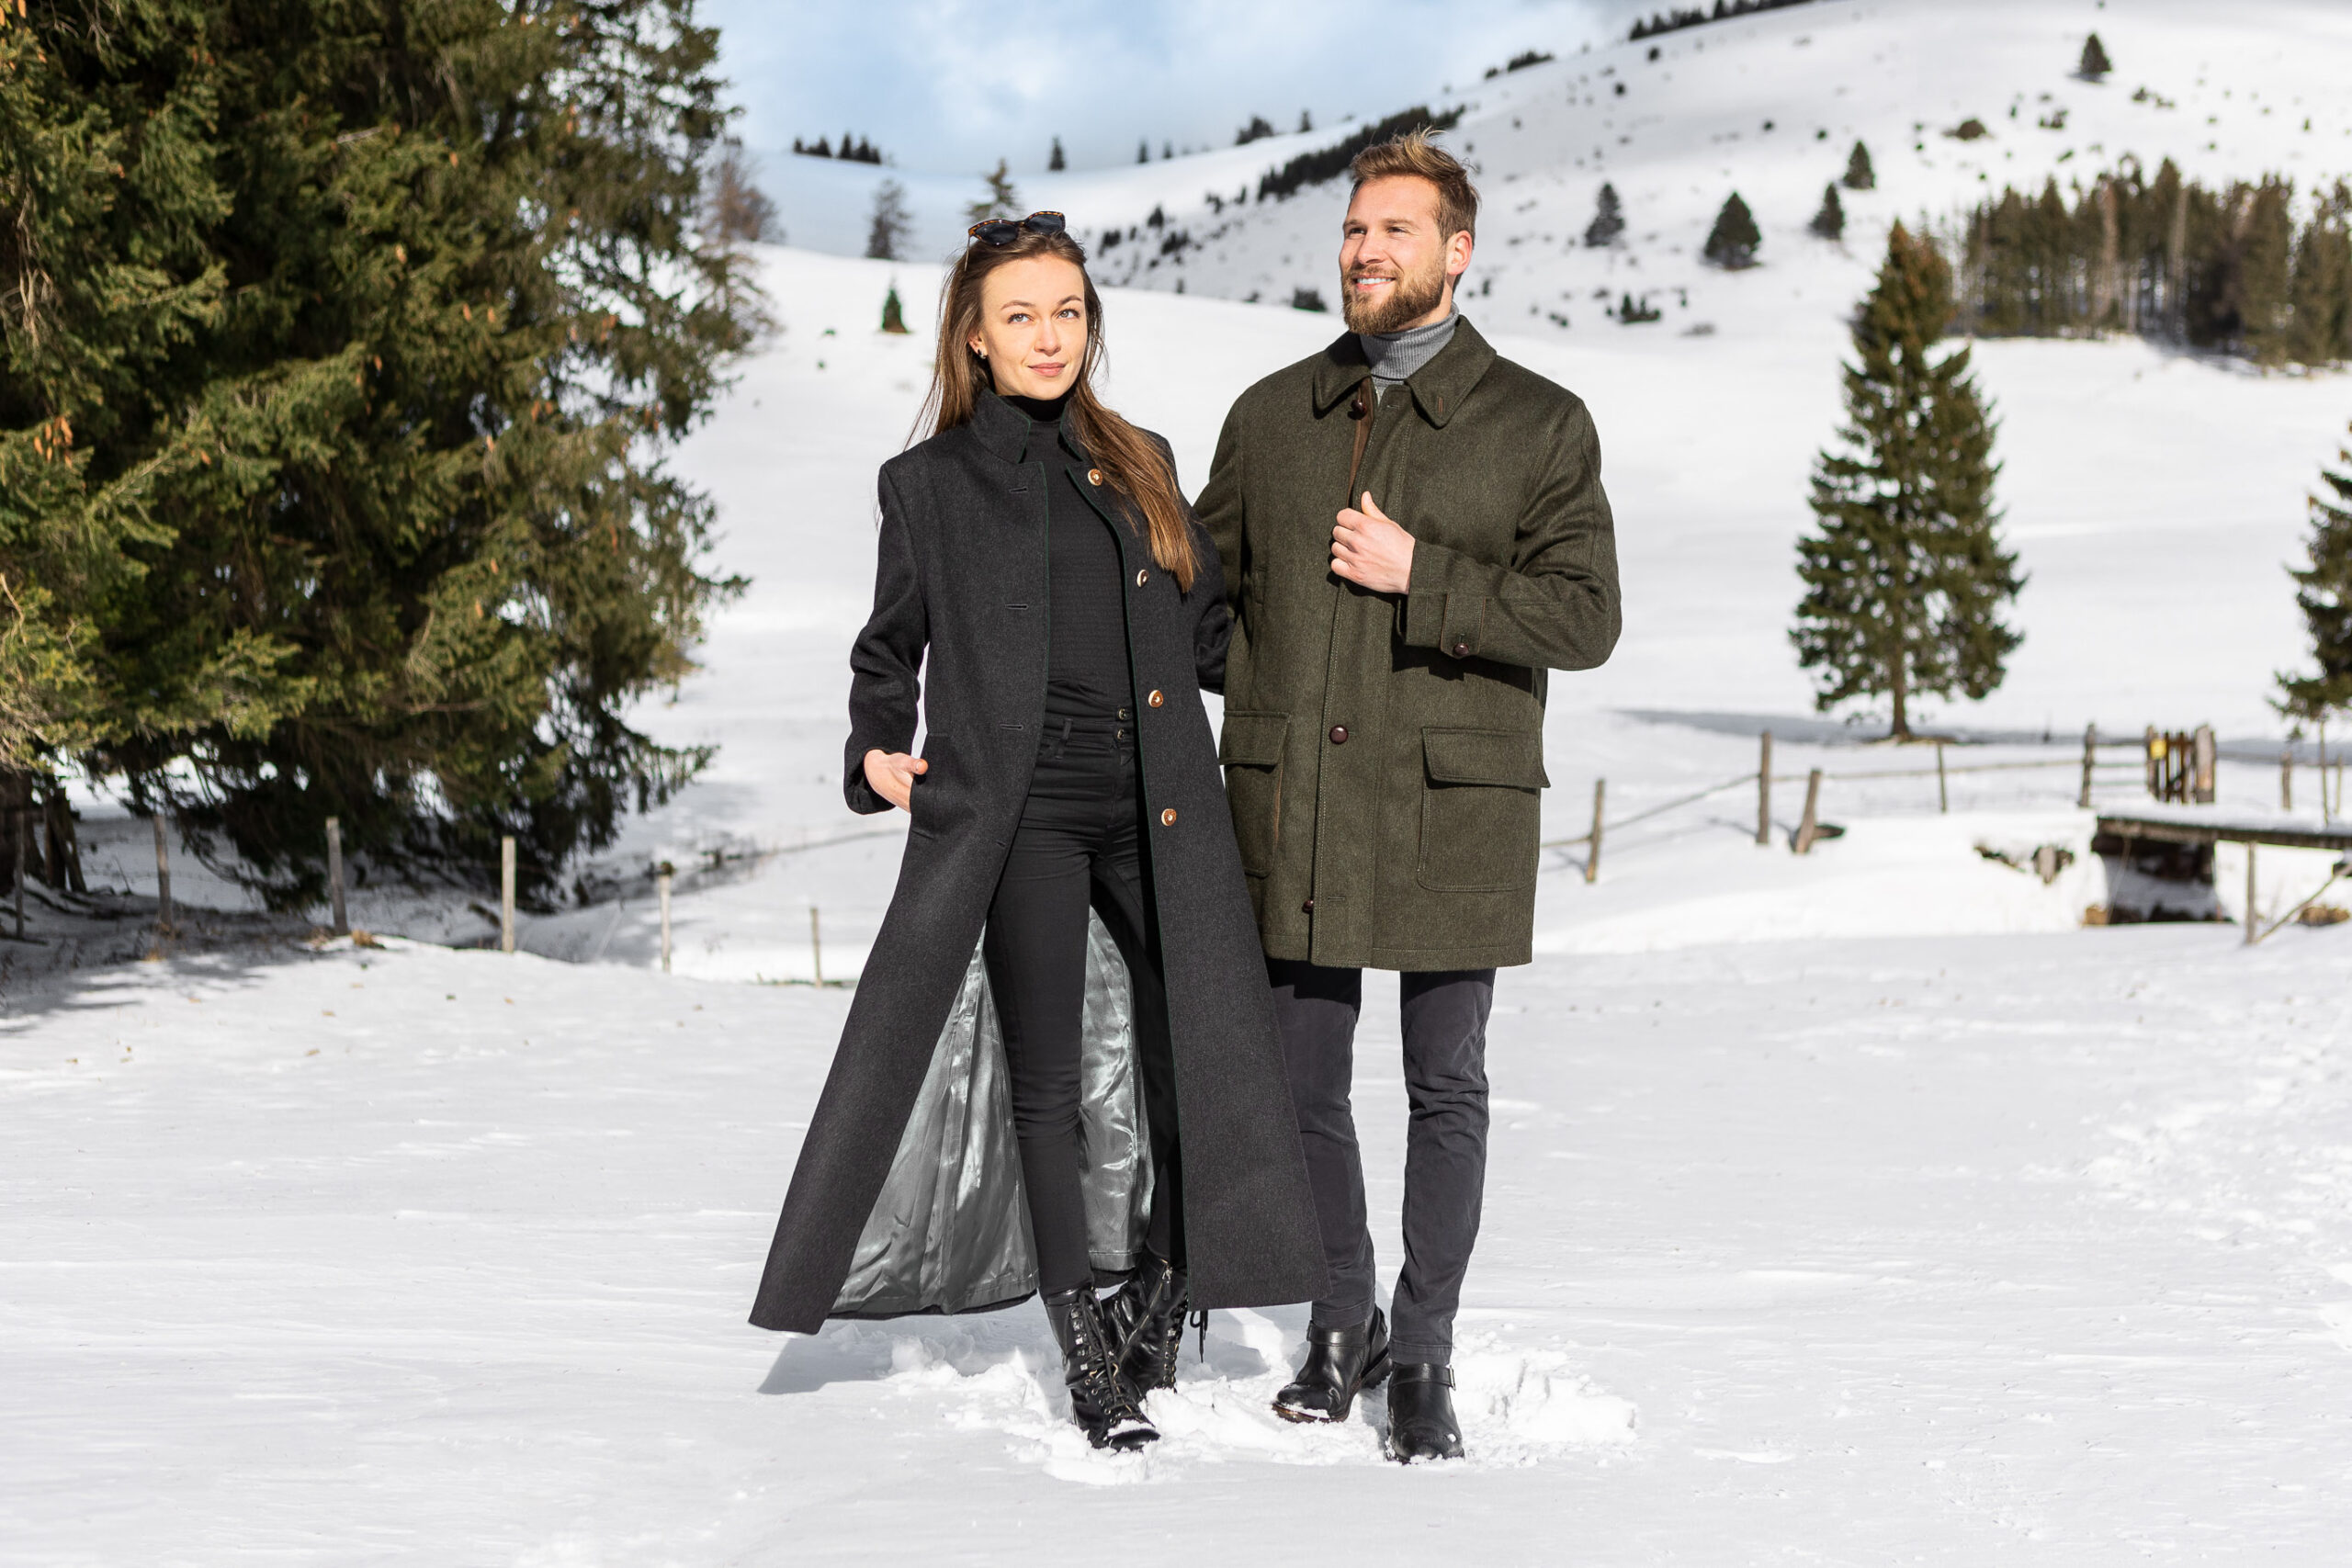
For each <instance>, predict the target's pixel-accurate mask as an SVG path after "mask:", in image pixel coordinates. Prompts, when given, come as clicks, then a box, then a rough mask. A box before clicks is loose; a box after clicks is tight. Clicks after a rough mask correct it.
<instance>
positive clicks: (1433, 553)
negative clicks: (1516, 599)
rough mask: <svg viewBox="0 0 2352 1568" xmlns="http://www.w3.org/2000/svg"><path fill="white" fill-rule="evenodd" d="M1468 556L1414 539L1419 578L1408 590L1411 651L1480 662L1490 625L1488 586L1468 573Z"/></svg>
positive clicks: (1415, 576) (1406, 629)
mask: <svg viewBox="0 0 2352 1568" xmlns="http://www.w3.org/2000/svg"><path fill="white" fill-rule="evenodd" d="M1465 564H1467V563H1465V562H1464V559H1463V558H1462V556H1461V555H1460V554H1459V553H1458V552H1457V551H1454V550H1450V549H1448V548H1446V547H1444V546H1443V545H1433V544H1431V543H1430V542H1429V541H1428V540H1427V539H1416V540H1414V541H1413V580H1412V581H1411V582H1409V583H1408V584H1407V585H1406V589H1405V615H1404V623H1405V625H1404V637H1405V643H1406V646H1408V647H1409V648H1433V649H1437V650H1438V651H1439V652H1440V653H1442V654H1445V655H1447V656H1448V657H1449V658H1453V659H1471V658H1475V657H1476V655H1477V652H1478V633H1479V630H1480V628H1481V627H1483V626H1484V625H1485V624H1486V619H1487V593H1486V589H1485V586H1484V585H1483V584H1480V583H1477V582H1476V581H1472V579H1473V578H1474V577H1475V574H1474V573H1471V572H1466V571H1464V570H1462V569H1463V567H1464V565H1465Z"/></svg>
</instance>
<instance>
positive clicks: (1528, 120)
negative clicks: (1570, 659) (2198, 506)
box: [766, 0, 2352, 336]
mask: <svg viewBox="0 0 2352 1568" xmlns="http://www.w3.org/2000/svg"><path fill="white" fill-rule="evenodd" d="M2094 29H2095V30H2097V31H2098V34H2099V37H2100V39H2101V40H2102V41H2103V42H2104V44H2105V45H2106V48H2107V51H2108V54H2109V57H2110V58H2111V59H2112V61H2113V62H2114V64H2115V70H2114V73H2112V74H2111V75H2110V76H2109V77H2108V78H2107V80H2106V81H2105V82H2104V83H2098V84H2094V83H2090V82H2086V81H2084V80H2082V79H2081V78H2079V77H2077V76H2075V74H2074V71H2075V64H2076V62H2077V60H2078V58H2079V55H2080V53H2081V50H2082V46H2083V40H2084V38H2085V37H2086V35H2087V34H2088V33H2089V32H2090V31H2092V30H2094ZM1553 47H1554V49H1555V52H1556V53H1557V55H1558V56H1559V58H1557V59H1555V60H1554V61H1552V62H1547V63H1543V64H1537V65H1533V66H1531V67H1528V68H1526V69H1523V70H1521V71H1515V72H1510V73H1504V74H1502V75H1499V76H1497V77H1495V78H1492V79H1489V80H1487V81H1483V82H1479V83H1476V84H1470V85H1464V84H1458V83H1457V84H1453V90H1448V89H1447V87H1446V85H1444V84H1441V83H1437V82H1431V83H1430V85H1429V90H1428V96H1427V99H1426V101H1427V103H1428V105H1429V106H1430V107H1431V108H1432V109H1436V110H1439V111H1444V110H1448V109H1454V108H1458V109H1460V110H1461V111H1462V115H1463V118H1462V119H1461V122H1460V123H1459V125H1458V126H1457V127H1456V128H1455V130H1453V136H1452V141H1453V145H1454V146H1456V147H1457V149H1459V150H1460V151H1461V152H1463V153H1464V156H1465V157H1466V158H1468V159H1469V160H1470V161H1471V162H1472V163H1473V164H1475V165H1476V168H1477V169H1478V172H1479V181H1480V186H1481V189H1482V192H1483V195H1484V197H1485V206H1484V209H1483V211H1482V212H1481V214H1480V220H1479V231H1478V255H1477V261H1476V265H1475V268H1474V271H1473V274H1472V280H1473V288H1474V289H1475V291H1476V297H1477V299H1478V301H1479V308H1480V309H1481V310H1484V311H1485V312H1486V313H1487V317H1488V319H1490V320H1493V321H1516V322H1519V323H1521V325H1523V326H1525V327H1526V328H1528V329H1529V330H1530V331H1536V332H1562V331H1566V332H1575V333H1588V334H1591V333H1613V332H1616V331H1618V330H1620V329H1618V328H1617V327H1616V325H1615V323H1614V322H1613V321H1610V320H1609V319H1608V318H1606V317H1605V316H1604V315H1603V314H1602V304H1603V300H1604V297H1605V299H1607V300H1608V301H1611V302H1613V301H1615V300H1616V299H1619V298H1620V297H1621V296H1622V295H1623V293H1625V292H1627V291H1631V292H1633V293H1634V294H1635V295H1636V296H1640V295H1643V294H1647V295H1648V296H1649V297H1650V299H1651V302H1652V303H1653V304H1656V305H1657V306H1658V307H1660V308H1661V309H1662V310H1664V312H1665V316H1664V320H1663V321H1661V322H1660V323H1658V324H1657V325H1655V326H1649V327H1645V328H1642V329H1631V328H1628V329H1624V330H1627V331H1635V330H1638V331H1639V332H1640V333H1641V335H1645V336H1654V335H1664V334H1666V333H1672V332H1676V331H1679V330H1685V329H1687V328H1689V327H1691V326H1694V325H1698V324H1700V323H1702V322H1703V323H1708V324H1711V325H1712V326H1713V327H1714V328H1715V329H1716V330H1717V331H1719V332H1722V333H1734V334H1758V333H1762V334H1773V335H1777V334H1781V333H1790V332H1800V333H1802V332H1811V331H1818V330H1826V328H1827V325H1828V323H1829V322H1830V321H1832V320H1833V319H1834V318H1836V317H1837V316H1838V315H1839V314H1841V313H1842V312H1843V311H1844V310H1845V309H1846V308H1847V307H1848V305H1849V304H1850V302H1851V300H1852V299H1853V297H1854V295H1855V294H1856V293H1858V292H1859V291H1860V288H1861V287H1862V286H1863V283H1864V281H1865V279H1866V278H1867V276H1868V273H1869V269H1870V266H1871V265H1873V264H1874V262H1875V259H1876V255H1877V252H1878V249H1879V246H1880V243H1881V241H1882V239H1883V235H1884V232H1885V228H1886V225H1887V223H1888V222H1890V221H1892V220H1895V219H1904V220H1917V219H1919V218H1920V217H1922V216H1925V217H1926V218H1927V219H1928V220H1929V221H1930V222H1942V221H1946V220H1949V219H1951V217H1952V216H1953V215H1954V214H1956V213H1958V212H1959V211H1961V210H1962V209H1965V208H1967V207H1968V206H1970V205H1973V203H1974V202H1975V201H1977V200H1978V199H1979V198H1980V197H1983V196H1985V195H1986V194H1997V192H1998V191H1999V189H2000V188H2001V186H2004V185H2014V186H2018V187H2020V188H2023V189H2030V190H2035V191H2038V190H2039V189H2040V188H2041V185H2042V182H2043V181H2044V180H2045V179H2047V178H2049V177H2052V176H2053V175H2054V176H2055V177H2056V178H2057V179H2058V180H2059V182H2060V184H2061V186H2064V185H2065V184H2066V183H2067V182H2068V181H2070V180H2081V181H2082V182H2084V183H2086V184H2087V183H2089V181H2090V179H2091V177H2092V176H2093V175H2096V174H2097V173H2098V172H2099V171H2101V170H2103V169H2107V168H2111V167H2112V166H2113V165H2114V164H2115V163H2116V162H2117V161H2118V160H2120V159H2121V158H2123V157H2125V156H2126V155H2131V156H2136V157H2137V158H2139V159H2140V161H2141V162H2142V163H2143V164H2145V165H2146V166H2147V167H2148V168H2150V169H2152V170H2153V169H2154V167H2155V166H2156V164H2158V163H2159V162H2160V161H2161V160H2163V159H2165V158H2171V159H2173V160H2174V161H2175V162H2176V163H2177V164H2179V165H2180V166H2181V167H2182V169H2183V170H2184V171H2185V172H2187V173H2188V175H2191V176H2193V177H2197V178H2200V179H2203V180H2205V181H2207V182H2208V183H2222V184H2225V183H2227V182H2228V181H2229V180H2230V179H2232V178H2234V177H2247V178H2251V177H2254V176H2256V175H2261V174H2264V173H2272V172H2275V173H2281V174H2285V175H2289V176H2290V177H2292V178H2293V179H2295V180H2296V181H2297V183H2298V184H2299V186H2301V187H2302V188H2304V189H2306V190H2308V189H2310V188H2311V187H2312V186H2313V185H2314V184H2316V183H2320V182H2333V181H2334V180H2335V179H2337V178H2340V177H2343V176H2345V175H2352V94H2347V93H2346V92H2345V91H2344V90H2343V86H2342V79H2341V76H2340V73H2339V62H2340V61H2341V60H2342V58H2343V54H2344V51H2345V50H2346V48H2347V47H2352V9H2347V8H2346V7H2345V6H2338V5H2334V4H2330V3H2327V0H2251V3H2247V4H2240V5H2233V6H2226V7H2221V6H2211V5H2208V4H2199V3H2198V0H2113V3H2112V4H2101V3H2099V0H2062V3H2058V4H2052V3H2050V0H1970V3H1968V4H1966V5H1955V4H1951V3H1950V0H1816V3H1815V4H1813V5H1807V6H1794V7H1792V8H1790V9H1787V10H1781V11H1775V12H1769V13H1765V14H1761V15H1758V16H1753V17H1739V18H1735V19H1731V20H1726V21H1723V22H1718V23H1712V24H1709V25H1706V26H1702V27H1697V28H1686V29H1683V30H1680V31H1677V32H1672V33H1668V34H1665V35H1663V36H1661V37H1658V38H1656V39H1647V40H1645V41H1642V42H1639V43H1615V44H1611V45H1609V46H1607V47H1596V48H1592V49H1590V50H1589V51H1577V50H1576V49H1575V48H1574V47H1573V46H1572V45H1570V44H1567V43H1565V42H1563V43H1561V44H1558V45H1555V46H1553ZM1497 63H1498V64H1500V63H1501V59H1500V55H1499V53H1498V59H1497ZM2142 89H2145V91H2144V92H2143V91H2142ZM1357 107H1358V109H1359V111H1360V113H1361V118H1363V120H1367V121H1368V120H1371V119H1376V118H1379V117H1381V116H1383V115H1385V114H1387V113H1390V112H1392V111H1394V110H1397V109H1401V108H1404V107H1407V106H1406V105H1404V104H1402V103H1397V104H1385V103H1384V104H1362V105H1358V106H1357ZM1968 118H1977V119H1979V120H1981V121H1982V122H1983V123H1984V124H1985V126H1986V127H1987V128H1989V130H1990V131H1991V134H1990V135H1989V136H1988V137H1986V138H1985V139H1984V140H1981V141H1958V140H1955V139H1953V138H1952V137H1951V136H1949V135H1947V134H1946V132H1948V131H1950V130H1953V129H1955V128H1957V127H1958V126H1959V125H1961V124H1962V121H1964V120H1966V119H1968ZM2046 126H2054V127H2055V129H2048V128H2045V127H2046ZM1350 129H1352V127H1351V126H1327V127H1324V128H1322V129H1320V130H1315V131H1312V132H1308V133H1306V134H1303V135H1302V134H1293V135H1285V136H1281V137H1276V138H1273V139H1271V140H1267V141H1257V142H1253V143H1251V144H1250V145H1248V146H1245V147H1233V148H1226V149H1223V150H1220V151H1217V152H1208V153H1202V154H1196V155H1193V156H1191V157H1185V158H1179V159H1175V160H1172V161H1167V162H1153V163H1150V164H1136V165H1133V166H1129V167H1125V168H1114V169H1109V170H1103V171H1094V172H1078V173H1070V174H1063V175H1048V174H1042V173H1024V172H1023V171H1020V170H1018V169H1016V170H1015V171H1014V175H1015V178H1016V180H1017V182H1018V185H1019V188H1020V191H1021V194H1022V196H1023V199H1024V201H1025V202H1026V204H1027V205H1029V206H1033V207H1052V208H1057V209H1061V210H1063V211H1065V212H1067V213H1068V214H1069V219H1070V222H1071V225H1072V227H1073V228H1075V229H1076V230H1077V231H1079V232H1080V233H1081V234H1083V235H1085V236H1086V237H1087V238H1088V240H1089V242H1090V243H1091V244H1093V245H1095V246H1096V247H1097V256H1096V259H1097V263H1098V265H1101V266H1103V270H1104V274H1105V276H1107V277H1109V278H1112V279H1114V280H1116V281H1120V282H1124V283H1130V284H1134V285H1136V286H1139V287H1144V288H1163V289H1170V290H1172V289H1175V288H1179V287H1182V288H1184V289H1185V290H1186V291H1187V292H1190V293H1193V294H1214V295H1217V296H1219V297H1222V298H1226V299H1264V300H1268V301H1273V302H1278V303H1283V304H1287V303H1288V302H1289V300H1290V299H1291V296H1292V293H1293V291H1294V290H1295V289H1296V288H1315V289H1318V290H1320V291H1321V292H1322V294H1323V296H1324V298H1326V299H1333V300H1336V299H1337V289H1336V287H1335V281H1334V273H1335V267H1334V264H1333V262H1332V251H1333V244H1332V241H1331V236H1332V235H1333V234H1334V233H1335V232H1336V231H1337V228H1338V223H1339V217H1340V212H1341V211H1342V210H1343V209H1344V207H1345V205H1346V183H1345V181H1344V180H1337V181H1333V182H1330V183H1329V184H1328V185H1324V186H1310V187H1308V189H1307V190H1306V191H1304V192H1302V193H1300V194H1299V195H1297V196H1295V197H1291V198H1289V199H1287V200H1279V201H1272V202H1267V203H1259V202H1254V201H1252V202H1250V203H1249V204H1247V205H1235V198H1236V197H1238V196H1240V195H1242V194H1244V193H1250V194H1254V192H1255V191H1256V189H1257V186H1258V181H1259V178H1260V176H1261V175H1263V174H1264V173H1265V172H1266V171H1267V170H1269V169H1272V168H1275V167H1278V166H1279V165H1281V164H1283V163H1286V162H1287V161H1289V160H1290V159H1291V158H1293V157H1295V156H1296V155H1297V154H1299V153H1300V152H1308V151H1312V150H1316V149H1319V148H1322V147H1327V146H1329V145H1331V144H1332V143H1333V142H1335V141H1338V140H1340V138H1341V137H1342V136H1344V135H1345V134H1346V133H1347V131H1348V130H1350ZM1856 141H1862V142H1864V143H1865V144H1866V145H1867V146H1868V147H1869V148H1870V151H1871V157H1872V159H1873V162H1874V164H1875V165H1876V170H1877V175H1878V188H1877V189H1876V190H1875V191H1871V192H1865V193H1854V192H1842V193H1841V195H1843V197H1845V200H1846V203H1847V209H1848V219H1849V227H1848V231H1847V241H1846V243H1845V245H1844V246H1843V247H1840V246H1838V245H1833V244H1829V243H1825V242H1823V241H1820V240H1817V239H1815V238H1813V237H1812V236H1811V235H1809V234H1808V233H1807V232H1806V231H1805V225H1806V224H1807V222H1808V221H1809V220H1811V219H1812V217H1813V215H1814V213H1815V210H1816V209H1818V208H1819V206H1820V204H1821V196H1822V189H1823V187H1824V186H1826V185H1828V184H1829V183H1831V182H1832V181H1834V180H1835V179H1837V178H1838V175H1840V174H1841V173H1842V172H1843V171H1844V169H1845V167H1846V159H1847V155H1848V153H1849V151H1850V149H1851V148H1852V146H1853V144H1854V143H1855V142H1856ZM995 160H996V150H994V149H987V148H975V149H973V151H972V156H971V158H970V160H969V163H970V165H971V166H970V167H969V168H968V169H957V170H952V171H951V170H931V171H902V170H888V169H884V170H876V169H872V168H868V167H865V166H864V165H858V164H837V163H832V162H829V161H826V160H822V159H814V158H807V157H795V156H793V155H792V154H791V153H789V152H773V153H770V154H768V155H767V160H766V162H767V176H766V177H767V180H768V184H769V185H770V186H771V187H772V188H773V189H774V190H775V194H776V197H777V200H778V203H779V207H780V209H781V211H782V220H783V222H784V225H785V227H786V231H787V234H788V236H789V238H790V240H791V241H792V243H796V244H800V245H806V246H809V247H812V248H815V249H818V250H827V251H835V252H841V253H843V254H858V252H859V251H860V250H861V249H862V247H863V244H864V241H865V231H866V225H865V213H866V211H867V209H868V206H869V204H870V201H871V191H872V188H873V186H875V185H876V183H878V182H879V181H880V180H882V179H885V178H894V179H897V180H899V182H900V183H901V184H902V185H903V186H906V187H907V189H908V193H909V197H910V207H911V209H912V210H913V212H914V214H915V216H916V218H917V220H918V222H917V231H916V234H915V236H914V240H913V243H912V244H911V245H910V249H909V250H908V252H907V254H910V255H912V256H920V257H933V256H938V255H944V254H948V253H949V252H950V251H952V249H953V246H954V244H955V243H956V240H957V239H958V237H959V236H960V235H961V233H962V231H963V225H964V221H965V220H964V219H963V218H962V216H961V213H962V209H963V206H964V204H965V203H967V202H968V201H970V200H972V199H973V198H974V197H976V196H978V194H979V191H980V182H979V180H978V174H979V171H981V170H982V169H985V168H989V167H992V166H993V165H994V164H995ZM1604 181H1607V182H1610V183H1611V184H1613V185H1614V186H1616V189H1617V192H1618V194H1619V196H1620V197H1622V198H1623V202H1624V204H1625V213H1626V218H1627V221H1628V224H1629V227H1628V230H1627V232H1626V234H1625V236H1624V239H1623V242H1622V243H1620V244H1619V245H1617V246H1612V247H1609V248H1605V249H1600V250H1589V249H1587V248H1586V247H1585V246H1584V245H1583V243H1582V240H1581V237H1582V235H1583V233H1584V231H1585V228H1586V226H1587V225H1588V224H1589V222H1590V221H1591V219H1592V216H1593V211H1594V206H1595V202H1596V198H1597V197H1598V195H1599V192H1600V186H1601V184H1602V182H1604ZM1735 190H1736V191H1737V192H1738V193H1739V194H1740V196H1741V197H1743V198H1745V199H1746V201H1747V204H1748V205H1749V207H1750V208H1752V209H1754V211H1755V213H1756V216H1757V220H1758V225H1759V226H1760V227H1761V229H1762V230H1763V232H1764V236H1765V240H1764V245H1763V249H1762V252H1761V260H1762V262H1763V263H1764V265H1763V266H1762V267H1761V268H1760V269H1758V270H1757V271H1755V272H1752V273H1748V274H1744V275H1738V276H1725V275H1724V274H1721V273H1718V272H1715V271H1713V269H1710V268H1708V267H1705V266H1703V265H1701V264H1700V262H1699V259H1698V258H1699V249H1700V246H1701V244H1702V242H1703V241H1704V239H1705V237H1706V233H1707V230H1708V227H1709V225H1710V224H1711V223H1712V222H1713V220H1714V216H1715V213H1716V211H1717V209H1719V208H1720V207H1721V206H1722V205H1723V201H1724V197H1726V196H1728V195H1729V194H1731V193H1732V192H1733V191H1735ZM1210 197H1215V198H1216V204H1213V203H1212V202H1211V200H1210ZM1154 209H1160V210H1161V211H1162V212H1163V214H1164V216H1165V220H1166V221H1165V224H1164V225H1163V226H1162V227H1160V228H1157V229H1155V228H1151V227H1148V226H1147V220H1148V217H1149V215H1150V213H1151V212H1152V211H1153V210H1154ZM1130 228H1134V229H1136V234H1135V235H1134V236H1133V237H1132V238H1127V237H1125V231H1126V230H1127V229H1130ZM1114 229H1117V230H1120V231H1122V234H1123V239H1122V242H1121V243H1119V244H1117V245H1115V246H1113V247H1110V248H1109V249H1107V250H1105V249H1102V248H1100V247H1101V241H1102V237H1103V234H1104V233H1106V232H1108V231H1111V230H1114ZM1180 232H1181V233H1182V234H1183V235H1186V236H1188V237H1189V241H1190V243H1189V244H1187V245H1185V246H1184V247H1182V248H1181V249H1177V250H1174V251H1172V252H1170V253H1168V254H1163V247H1164V246H1167V245H1168V244H1169V243H1170V236H1173V235H1175V234H1178V233H1180ZM1555 316H1565V317H1566V320H1567V321H1568V322H1569V323H1570V325H1569V326H1568V327H1567V328H1566V329H1562V328H1560V327H1558V326H1557V325H1556V324H1555V322H1554V321H1553V318H1554V317H1555Z"/></svg>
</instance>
